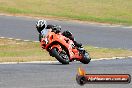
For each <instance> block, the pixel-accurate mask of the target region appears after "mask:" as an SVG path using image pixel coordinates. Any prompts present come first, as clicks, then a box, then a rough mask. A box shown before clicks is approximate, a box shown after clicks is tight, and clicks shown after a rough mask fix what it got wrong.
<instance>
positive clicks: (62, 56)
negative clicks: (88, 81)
mask: <svg viewBox="0 0 132 88" xmlns="http://www.w3.org/2000/svg"><path fill="white" fill-rule="evenodd" d="M51 53H52V55H53V56H54V57H55V58H56V59H57V60H58V61H59V62H60V63H62V64H69V57H68V55H67V53H66V52H65V51H64V50H63V51H61V52H59V51H58V49H57V48H53V49H52V50H51Z"/></svg>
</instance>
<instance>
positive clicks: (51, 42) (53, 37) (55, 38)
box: [41, 31, 91, 64]
mask: <svg viewBox="0 0 132 88" xmlns="http://www.w3.org/2000/svg"><path fill="white" fill-rule="evenodd" d="M41 47H42V48H43V49H46V50H47V51H48V52H49V54H50V56H52V57H55V58H56V59H57V60H58V61H59V62H60V63H62V64H69V62H72V61H74V60H77V61H80V62H82V63H84V64H88V63H89V62H90V60H91V58H90V56H89V53H88V52H86V51H85V50H84V49H78V48H77V47H76V46H75V45H74V42H73V41H72V40H70V39H69V38H67V37H65V36H63V35H62V33H60V32H52V31H49V32H48V33H47V35H46V36H45V37H43V38H41Z"/></svg>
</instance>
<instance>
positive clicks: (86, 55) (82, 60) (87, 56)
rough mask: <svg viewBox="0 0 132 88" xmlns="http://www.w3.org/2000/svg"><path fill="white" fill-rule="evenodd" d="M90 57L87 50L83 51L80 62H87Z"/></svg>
mask: <svg viewBox="0 0 132 88" xmlns="http://www.w3.org/2000/svg"><path fill="white" fill-rule="evenodd" d="M90 60H91V58H90V56H89V53H88V52H85V53H84V54H83V58H82V59H81V60H80V62H82V63H83V64H88V63H89V62H90Z"/></svg>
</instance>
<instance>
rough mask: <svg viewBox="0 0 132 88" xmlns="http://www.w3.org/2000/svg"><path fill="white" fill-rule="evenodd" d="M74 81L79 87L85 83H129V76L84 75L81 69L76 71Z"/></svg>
mask: <svg viewBox="0 0 132 88" xmlns="http://www.w3.org/2000/svg"><path fill="white" fill-rule="evenodd" d="M76 81H77V83H78V84H79V85H84V84H86V83H124V84H127V83H130V82H131V76H130V75H129V74H86V72H85V70H84V69H82V68H79V69H78V73H77V75H76Z"/></svg>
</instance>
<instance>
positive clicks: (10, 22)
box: [0, 15, 132, 49]
mask: <svg viewBox="0 0 132 88" xmlns="http://www.w3.org/2000/svg"><path fill="white" fill-rule="evenodd" d="M37 20H38V19H33V18H26V17H14V16H2V15H1V16H0V37H11V38H17V39H24V40H34V41H38V33H37V31H36V30H35V23H36V21H37ZM48 23H49V24H56V25H61V26H62V31H64V30H70V31H71V32H72V33H73V34H74V36H75V38H76V40H77V41H79V42H82V43H83V44H85V45H86V44H89V45H93V46H96V47H108V48H124V49H132V30H131V29H132V27H125V26H107V25H100V24H86V23H77V22H69V21H57V20H48Z"/></svg>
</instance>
